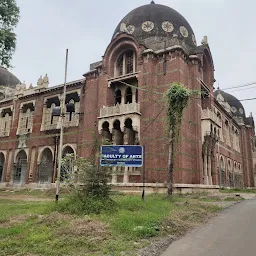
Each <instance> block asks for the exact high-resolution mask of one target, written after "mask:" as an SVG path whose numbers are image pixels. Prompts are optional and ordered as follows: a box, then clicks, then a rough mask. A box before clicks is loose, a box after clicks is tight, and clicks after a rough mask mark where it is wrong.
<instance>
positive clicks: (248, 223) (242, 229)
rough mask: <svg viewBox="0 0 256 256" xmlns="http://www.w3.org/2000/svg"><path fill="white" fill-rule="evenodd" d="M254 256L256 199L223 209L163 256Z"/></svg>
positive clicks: (255, 246)
mask: <svg viewBox="0 0 256 256" xmlns="http://www.w3.org/2000/svg"><path fill="white" fill-rule="evenodd" d="M224 255H225V256H230V255H232V256H255V255H256V199H251V200H244V201H243V202H241V203H239V204H236V205H234V206H232V207H230V208H229V209H226V210H224V211H223V212H222V213H221V214H220V215H219V216H218V217H217V218H215V219H213V220H212V221H211V222H210V223H208V224H206V225H204V226H202V227H200V228H198V229H196V230H194V231H192V232H191V233H188V234H187V235H186V236H184V237H183V238H181V239H180V240H177V241H175V242H173V243H172V244H171V246H170V247H169V248H168V249H167V251H166V252H165V253H164V254H162V256H224Z"/></svg>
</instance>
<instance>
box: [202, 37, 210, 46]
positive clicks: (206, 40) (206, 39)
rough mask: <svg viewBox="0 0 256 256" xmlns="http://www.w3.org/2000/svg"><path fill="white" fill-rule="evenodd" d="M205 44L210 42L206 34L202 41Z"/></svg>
mask: <svg viewBox="0 0 256 256" xmlns="http://www.w3.org/2000/svg"><path fill="white" fill-rule="evenodd" d="M201 43H202V44H203V45H205V44H208V37H207V36H204V37H203V39H202V42H201Z"/></svg>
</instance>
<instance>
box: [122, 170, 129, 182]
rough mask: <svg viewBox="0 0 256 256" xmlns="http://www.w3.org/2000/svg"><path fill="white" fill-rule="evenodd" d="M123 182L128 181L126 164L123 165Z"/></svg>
mask: <svg viewBox="0 0 256 256" xmlns="http://www.w3.org/2000/svg"><path fill="white" fill-rule="evenodd" d="M123 183H125V184H126V183H129V170H128V167H127V166H125V167H124V176H123Z"/></svg>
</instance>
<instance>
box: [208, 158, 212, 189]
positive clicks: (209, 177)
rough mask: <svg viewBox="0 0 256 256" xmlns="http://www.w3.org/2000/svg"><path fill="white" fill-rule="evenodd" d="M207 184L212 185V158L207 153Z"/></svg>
mask: <svg viewBox="0 0 256 256" xmlns="http://www.w3.org/2000/svg"><path fill="white" fill-rule="evenodd" d="M208 185H212V158H211V155H208Z"/></svg>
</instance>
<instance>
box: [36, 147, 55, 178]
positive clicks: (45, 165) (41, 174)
mask: <svg viewBox="0 0 256 256" xmlns="http://www.w3.org/2000/svg"><path fill="white" fill-rule="evenodd" d="M52 175H53V157H52V152H51V150H50V149H49V148H46V149H44V151H43V152H42V153H41V161H40V164H39V166H38V182H39V183H51V182H52Z"/></svg>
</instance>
